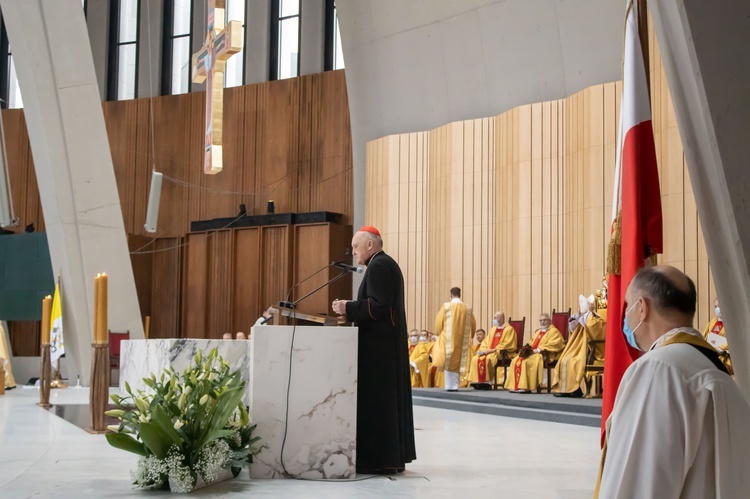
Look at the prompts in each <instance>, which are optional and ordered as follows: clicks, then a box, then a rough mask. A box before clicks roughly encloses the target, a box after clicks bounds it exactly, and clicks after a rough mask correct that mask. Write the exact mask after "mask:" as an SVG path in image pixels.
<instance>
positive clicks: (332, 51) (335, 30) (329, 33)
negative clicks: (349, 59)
mask: <svg viewBox="0 0 750 499" xmlns="http://www.w3.org/2000/svg"><path fill="white" fill-rule="evenodd" d="M325 29H326V32H325V35H326V51H325V70H326V71H330V70H332V69H344V52H343V50H342V48H341V30H340V29H339V16H338V10H337V9H336V2H335V0H326V27H325Z"/></svg>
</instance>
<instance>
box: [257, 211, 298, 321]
mask: <svg viewBox="0 0 750 499" xmlns="http://www.w3.org/2000/svg"><path fill="white" fill-rule="evenodd" d="M293 239H294V232H293V231H292V230H291V227H290V226H289V225H278V226H269V227H261V236H260V247H261V268H260V302H261V307H267V306H270V305H272V304H275V303H278V302H279V301H280V300H283V299H284V297H286V295H287V293H288V292H289V288H291V287H292V255H291V251H290V249H291V248H292V245H293ZM266 304H268V305H266Z"/></svg>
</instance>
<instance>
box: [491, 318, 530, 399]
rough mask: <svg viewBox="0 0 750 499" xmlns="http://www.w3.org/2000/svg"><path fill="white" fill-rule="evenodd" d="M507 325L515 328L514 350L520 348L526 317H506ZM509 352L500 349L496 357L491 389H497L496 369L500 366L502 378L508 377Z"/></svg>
mask: <svg viewBox="0 0 750 499" xmlns="http://www.w3.org/2000/svg"><path fill="white" fill-rule="evenodd" d="M508 325H509V326H512V327H513V329H515V330H516V352H518V351H519V350H521V347H523V333H524V329H526V317H524V318H523V319H521V320H520V321H514V320H513V319H511V318H508ZM511 360H512V359H511V357H510V354H509V353H508V351H507V350H500V356H499V357H498V359H497V365H496V366H495V384H494V385H493V386H492V389H493V390H497V371H498V369H500V368H501V367H502V368H503V373H504V375H503V379H506V378H507V377H508V368H509V367H510V361H511Z"/></svg>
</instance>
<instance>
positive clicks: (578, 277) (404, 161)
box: [366, 33, 716, 339]
mask: <svg viewBox="0 0 750 499" xmlns="http://www.w3.org/2000/svg"><path fill="white" fill-rule="evenodd" d="M652 34H653V33H652ZM651 51H652V57H651V60H652V66H651V90H652V96H653V104H652V105H653V116H654V118H653V126H654V138H655V142H656V151H657V162H658V165H659V172H660V182H661V194H662V207H663V217H664V228H665V232H664V243H665V247H664V254H663V255H661V256H660V257H659V261H661V262H664V263H668V264H670V265H674V266H676V267H678V268H681V269H684V270H685V272H686V273H687V274H688V275H689V276H690V277H691V278H693V280H694V281H695V283H696V286H697V288H698V296H699V300H698V313H697V316H696V325H697V326H699V327H703V325H704V324H705V323H706V322H707V321H708V320H709V319H710V317H711V314H712V308H713V298H714V297H715V296H716V290H715V287H714V284H713V279H712V277H711V269H710V264H709V262H708V258H707V256H706V251H705V242H704V240H703V232H702V229H701V227H700V224H699V222H698V216H697V209H696V206H695V200H694V198H693V193H692V187H691V185H690V179H689V177H688V174H687V169H686V168H685V160H684V154H683V149H682V143H681V140H680V136H679V131H678V129H677V122H676V118H675V115H674V109H673V107H672V103H671V99H670V96H669V90H668V87H667V84H666V76H665V74H664V69H663V67H662V65H661V61H660V59H659V52H658V45H657V44H656V42H655V39H654V38H653V36H652V43H651ZM621 93H622V84H621V82H613V83H608V84H604V85H596V86H593V87H590V88H587V89H584V90H582V91H581V92H578V93H577V94H574V95H571V96H570V97H568V98H566V99H561V100H558V101H550V102H543V103H538V104H531V105H527V106H520V107H518V108H515V109H512V110H510V111H508V112H506V113H503V114H502V115H500V116H496V117H494V118H487V119H484V120H467V121H461V122H455V123H450V124H446V125H444V126H441V127H439V128H436V129H434V130H431V131H428V132H418V133H412V134H402V135H394V136H388V137H383V138H381V139H378V140H374V141H372V142H370V143H369V144H368V146H367V172H366V185H367V187H366V192H367V203H366V221H367V223H372V224H374V225H376V226H377V227H379V228H380V230H381V233H383V236H384V241H385V247H386V251H388V252H389V253H390V254H392V255H393V256H394V258H395V259H396V260H397V261H398V262H399V264H400V266H401V268H402V271H403V273H404V277H405V279H406V288H407V293H406V298H407V303H406V307H407V319H408V321H409V325H410V327H418V328H423V327H426V328H431V327H432V322H433V320H434V316H435V312H436V311H437V308H438V307H439V305H440V304H441V303H442V302H443V301H445V300H446V299H447V292H448V289H449V288H450V287H451V286H460V287H462V288H463V289H464V299H465V301H466V302H468V303H470V304H472V305H473V306H474V308H475V313H476V316H477V321H478V325H479V326H480V327H485V328H486V327H488V326H489V324H490V321H491V316H492V312H493V311H494V310H497V309H499V310H502V311H505V312H506V313H507V314H508V315H510V316H512V317H514V318H521V317H523V316H525V317H526V318H527V323H528V325H529V327H527V331H526V337H527V339H528V337H529V335H530V332H531V331H533V329H534V328H535V327H537V326H536V323H537V319H538V316H539V313H540V312H542V311H551V309H553V308H554V309H558V310H564V309H567V308H569V307H570V308H572V309H574V310H575V309H577V308H578V299H577V297H578V295H579V294H584V295H589V294H590V293H593V292H594V291H595V290H596V289H599V288H601V286H602V277H603V276H604V273H605V271H604V266H605V260H606V250H607V243H608V242H609V234H610V225H611V220H612V191H613V180H614V179H613V176H614V166H615V158H616V147H617V124H618V120H619V101H620V96H621ZM484 127H487V131H486V133H485V131H484ZM412 137H419V138H420V140H423V141H424V146H423V147H418V148H416V149H414V152H415V153H416V154H412V149H408V150H406V149H407V148H410V147H411V140H412ZM485 154H487V155H488V157H487V158H486V159H485ZM417 177H418V178H421V179H422V180H421V182H422V184H421V185H420V184H419V183H418V182H414V181H413V180H412V179H413V178H417ZM412 200H415V201H412ZM420 204H421V205H423V206H424V209H423V211H419V209H415V206H418V205H420ZM416 227H419V228H421V229H414V228H416ZM414 230H417V235H416V237H414V238H412V237H410V235H411V232H412V231H414ZM405 238H406V240H404V239H405ZM419 240H422V241H425V242H426V244H424V246H423V247H420V246H419V243H418V241H419ZM485 255H487V257H485ZM417 289H420V290H421V291H420V292H419V293H418V292H417V291H416V290H417Z"/></svg>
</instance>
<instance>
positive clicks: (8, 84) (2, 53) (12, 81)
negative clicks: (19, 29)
mask: <svg viewBox="0 0 750 499" xmlns="http://www.w3.org/2000/svg"><path fill="white" fill-rule="evenodd" d="M0 99H2V100H0V107H2V108H3V109H7V108H20V107H23V99H21V87H20V86H19V84H18V76H17V75H16V66H15V64H14V63H13V53H12V52H11V50H10V43H9V42H8V31H7V30H6V29H5V23H4V22H3V23H2V25H1V26H0Z"/></svg>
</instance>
